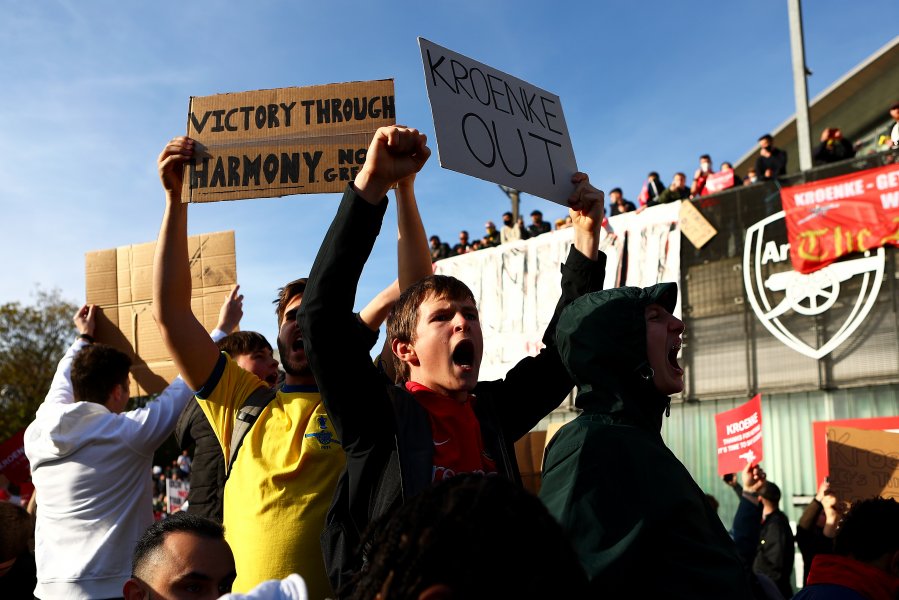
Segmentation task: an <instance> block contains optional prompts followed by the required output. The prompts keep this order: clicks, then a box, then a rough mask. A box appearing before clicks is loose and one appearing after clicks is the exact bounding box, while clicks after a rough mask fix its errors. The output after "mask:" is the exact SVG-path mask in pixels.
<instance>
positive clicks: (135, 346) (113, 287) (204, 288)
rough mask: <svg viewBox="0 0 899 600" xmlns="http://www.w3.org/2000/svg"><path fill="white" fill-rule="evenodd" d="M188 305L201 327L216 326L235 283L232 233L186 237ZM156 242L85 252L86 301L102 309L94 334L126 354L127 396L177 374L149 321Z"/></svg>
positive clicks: (156, 387) (156, 388)
mask: <svg viewBox="0 0 899 600" xmlns="http://www.w3.org/2000/svg"><path fill="white" fill-rule="evenodd" d="M187 244H188V245H187V247H188V252H189V255H190V273H191V285H192V288H193V291H192V293H191V308H192V309H193V312H194V314H195V315H196V316H197V319H198V320H199V321H200V323H202V324H203V327H205V328H206V330H207V331H211V330H212V329H213V328H214V327H215V326H216V324H217V321H218V314H219V309H220V308H221V306H222V303H223V302H224V300H225V295H226V294H227V293H228V292H229V291H230V290H231V288H232V286H233V285H234V284H235V283H237V262H236V254H235V251H234V232H233V231H225V232H220V233H208V234H202V235H195V236H191V237H189V238H187ZM155 252H156V242H149V243H146V244H134V245H131V246H121V247H119V248H111V249H109V250H97V251H94V252H88V253H87V254H86V255H85V274H86V286H85V287H86V289H87V294H86V296H87V298H86V299H87V303H88V304H97V305H99V306H100V308H101V309H102V311H101V312H100V313H99V315H98V317H97V327H96V330H95V332H94V337H95V338H96V340H97V341H98V342H103V343H105V344H109V345H111V346H114V347H116V348H118V349H119V350H121V351H122V352H125V353H126V354H128V355H129V356H130V357H131V360H132V361H133V365H132V367H131V395H132V396H146V395H149V394H157V393H159V392H161V391H162V390H163V389H164V388H165V386H166V385H168V384H169V383H171V381H172V380H173V379H174V378H175V376H177V375H178V370H177V369H176V368H175V365H174V363H173V362H172V360H171V358H169V355H168V352H167V351H166V349H165V345H164V344H163V342H162V336H161V334H160V333H159V328H158V327H157V326H156V322H155V321H154V320H153V315H152V312H151V310H150V304H151V302H152V299H153V287H152V284H153V254H154V253H155Z"/></svg>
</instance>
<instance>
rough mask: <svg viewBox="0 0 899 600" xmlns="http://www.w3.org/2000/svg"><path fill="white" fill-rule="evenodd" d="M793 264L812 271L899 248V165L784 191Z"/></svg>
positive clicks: (805, 270) (784, 204)
mask: <svg viewBox="0 0 899 600" xmlns="http://www.w3.org/2000/svg"><path fill="white" fill-rule="evenodd" d="M780 196H781V200H782V202H783V208H784V214H785V215H784V216H785V219H786V222H787V235H788V238H789V241H790V260H791V261H792V263H793V267H794V268H795V269H796V270H797V271H799V272H800V273H811V272H813V271H817V270H818V269H821V268H822V267H825V266H827V265H829V264H831V263H832V262H834V261H836V260H837V259H838V258H840V257H842V256H845V255H846V254H851V253H855V252H866V251H868V250H871V249H873V248H879V247H881V246H884V245H893V246H899V165H888V166H885V167H878V168H876V169H868V170H866V171H858V172H856V173H852V174H850V175H843V176H842V177H834V178H831V179H824V180H821V181H816V182H814V183H807V184H804V185H797V186H793V187H789V188H784V189H783V190H781V193H780Z"/></svg>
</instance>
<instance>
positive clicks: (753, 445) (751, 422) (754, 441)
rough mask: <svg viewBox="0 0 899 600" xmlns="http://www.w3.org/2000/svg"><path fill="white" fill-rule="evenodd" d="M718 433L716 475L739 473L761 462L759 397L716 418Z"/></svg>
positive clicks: (760, 405) (760, 402)
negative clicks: (749, 465)
mask: <svg viewBox="0 0 899 600" xmlns="http://www.w3.org/2000/svg"><path fill="white" fill-rule="evenodd" d="M715 429H716V430H717V433H718V474H719V475H727V474H728V473H739V472H740V471H742V470H743V468H744V467H746V465H747V464H753V465H757V464H758V463H760V462H761V460H762V395H761V394H756V396H755V397H754V398H753V399H752V400H750V401H749V402H747V403H746V404H743V405H742V406H738V407H737V408H733V409H731V410H727V411H724V412H723V413H719V414H717V415H715Z"/></svg>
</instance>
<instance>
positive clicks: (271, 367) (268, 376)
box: [234, 348, 278, 387]
mask: <svg viewBox="0 0 899 600" xmlns="http://www.w3.org/2000/svg"><path fill="white" fill-rule="evenodd" d="M234 362H236V363H237V366H238V367H240V368H241V369H244V370H246V371H249V372H250V373H252V374H253V375H255V376H256V377H258V378H259V379H261V380H262V381H264V382H265V383H266V384H267V385H268V386H269V387H275V386H276V385H277V384H278V361H277V360H275V357H274V355H273V354H272V351H271V350H270V349H269V348H262V349H260V350H256V351H255V352H253V353H251V354H238V355H237V356H236V357H235V359H234Z"/></svg>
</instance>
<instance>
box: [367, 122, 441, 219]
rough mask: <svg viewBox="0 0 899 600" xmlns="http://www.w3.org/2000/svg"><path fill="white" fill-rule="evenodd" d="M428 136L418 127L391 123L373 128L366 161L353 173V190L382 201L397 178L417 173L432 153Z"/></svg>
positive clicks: (370, 200) (368, 197) (373, 201)
mask: <svg viewBox="0 0 899 600" xmlns="http://www.w3.org/2000/svg"><path fill="white" fill-rule="evenodd" d="M427 142H428V136H426V135H424V134H423V133H420V132H419V131H418V130H417V129H410V128H408V127H401V126H391V127H381V128H380V129H378V131H376V132H375V135H374V138H372V141H371V144H370V145H369V147H368V154H367V155H366V157H365V164H364V165H363V166H362V170H361V171H360V172H359V175H358V176H357V177H356V181H355V185H356V191H357V192H358V193H359V195H360V196H362V197H363V198H364V199H365V200H367V201H368V202H371V203H372V204H375V203H377V202H380V201H381V198H383V197H384V196H385V195H386V194H387V190H389V189H390V188H391V187H392V186H393V185H394V184H396V183H397V182H398V181H399V180H401V179H405V178H406V177H408V176H410V175H413V174H415V173H418V172H419V171H420V170H421V168H422V167H423V166H424V165H425V163H426V162H427V160H428V157H430V156H431V149H430V148H428V146H427Z"/></svg>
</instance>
